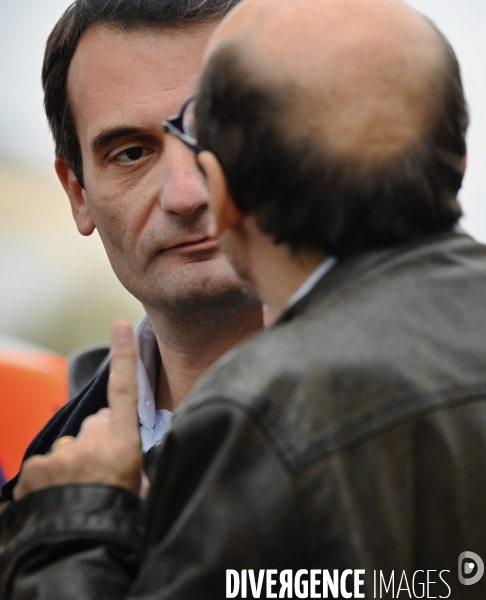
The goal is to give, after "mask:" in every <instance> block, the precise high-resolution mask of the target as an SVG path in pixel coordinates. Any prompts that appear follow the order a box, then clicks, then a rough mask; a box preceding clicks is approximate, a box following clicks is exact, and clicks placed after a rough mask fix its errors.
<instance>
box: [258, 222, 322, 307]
mask: <svg viewBox="0 0 486 600" xmlns="http://www.w3.org/2000/svg"><path fill="white" fill-rule="evenodd" d="M247 231H248V232H250V238H251V243H249V244H247V248H246V255H247V257H248V260H249V267H248V271H249V272H250V273H251V285H249V287H250V288H251V289H252V290H254V292H255V294H256V295H257V296H258V298H260V300H261V301H262V302H264V303H265V304H266V305H268V307H269V309H270V312H271V313H272V315H273V317H274V318H277V317H278V316H279V315H280V314H281V313H282V312H283V311H284V310H285V308H286V306H287V303H288V301H289V300H290V298H291V297H292V296H293V295H294V293H295V292H296V291H297V290H298V289H299V287H300V286H301V285H302V284H303V283H304V281H305V280H306V279H307V278H308V277H309V275H310V274H311V273H312V272H313V271H314V269H316V267H318V266H319V264H320V263H321V262H322V261H323V260H324V259H325V258H326V256H325V255H324V254H322V253H321V252H316V251H301V252H299V253H295V252H292V250H291V249H290V248H289V246H287V245H286V244H275V243H274V242H273V240H272V239H271V238H270V237H269V236H268V235H266V234H264V233H262V232H261V231H260V230H259V228H258V226H257V225H256V224H255V223H254V222H253V219H252V218H251V217H250V218H248V223H247ZM250 238H249V239H250Z"/></svg>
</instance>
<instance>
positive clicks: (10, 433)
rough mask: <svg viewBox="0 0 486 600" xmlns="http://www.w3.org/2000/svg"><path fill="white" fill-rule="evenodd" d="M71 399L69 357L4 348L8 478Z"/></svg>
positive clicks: (1, 405)
mask: <svg viewBox="0 0 486 600" xmlns="http://www.w3.org/2000/svg"><path fill="white" fill-rule="evenodd" d="M67 399H68V383H67V360H66V359H65V358H63V357H61V356H55V355H53V354H48V353H47V352H45V353H43V352H34V351H22V350H9V349H4V348H0V464H1V466H2V467H3V471H4V473H5V475H6V477H7V479H10V478H12V477H13V476H15V475H16V474H17V473H18V471H19V468H20V465H21V462H22V457H23V456H24V452H25V450H26V449H27V446H28V445H29V444H30V442H31V441H32V440H33V439H34V437H35V436H36V435H37V433H39V431H40V430H41V429H42V427H43V426H44V425H45V424H46V423H47V421H48V420H49V419H50V418H51V417H52V415H53V414H54V413H55V412H56V411H57V410H58V409H59V408H61V406H62V405H63V404H65V403H66V402H67Z"/></svg>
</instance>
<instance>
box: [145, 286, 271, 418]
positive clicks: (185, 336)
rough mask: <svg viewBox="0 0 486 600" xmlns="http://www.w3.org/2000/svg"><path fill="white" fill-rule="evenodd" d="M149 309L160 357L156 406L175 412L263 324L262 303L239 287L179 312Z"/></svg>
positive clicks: (148, 312)
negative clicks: (219, 362)
mask: <svg viewBox="0 0 486 600" xmlns="http://www.w3.org/2000/svg"><path fill="white" fill-rule="evenodd" d="M145 308H146V312H147V316H148V318H149V320H150V322H151V324H152V327H153V329H154V332H155V337H156V339H157V344H158V347H159V351H160V356H161V360H162V365H161V369H160V374H159V379H158V385H157V393H156V398H155V404H156V408H157V409H161V408H165V409H166V410H170V411H171V412H173V411H174V410H176V409H177V408H178V407H179V406H180V405H181V404H182V403H183V402H184V400H185V399H186V398H187V396H188V395H189V392H190V391H191V389H192V387H193V386H194V384H195V382H196V380H197V379H198V378H199V377H200V376H201V375H202V374H203V373H204V371H206V370H207V369H208V368H209V367H210V366H211V365H212V364H213V363H214V362H215V361H216V360H217V359H218V358H219V357H220V356H221V355H222V354H224V353H225V352H226V351H227V350H229V349H230V348H232V347H233V346H235V345H236V344H239V343H240V342H243V341H244V340H246V339H247V338H249V337H251V336H252V335H254V334H255V333H256V332H257V331H259V330H260V329H262V309H261V305H260V304H259V303H256V302H255V301H254V300H252V299H250V298H249V297H247V296H244V295H243V294H242V293H241V292H239V291H238V292H235V294H234V295H232V296H231V297H230V298H225V299H223V300H221V301H214V302H211V303H209V304H207V305H201V304H197V305H192V306H188V307H186V308H184V309H183V310H178V311H174V310H171V311H168V310H167V309H166V308H164V312H161V311H157V310H153V309H150V308H149V307H145Z"/></svg>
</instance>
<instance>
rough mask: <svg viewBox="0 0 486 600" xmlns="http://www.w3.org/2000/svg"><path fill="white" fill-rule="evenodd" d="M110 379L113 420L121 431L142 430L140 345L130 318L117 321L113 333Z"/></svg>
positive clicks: (109, 388)
mask: <svg viewBox="0 0 486 600" xmlns="http://www.w3.org/2000/svg"><path fill="white" fill-rule="evenodd" d="M111 344H112V345H111V352H112V355H111V364H110V371H111V374H110V381H109V383H108V405H109V407H110V408H111V415H112V423H113V426H114V427H115V429H116V430H117V431H118V432H120V433H123V432H127V433H129V432H133V430H134V429H136V430H137V431H138V426H139V424H138V410H137V402H138V379H137V370H138V369H137V367H138V364H137V348H136V345H135V339H134V337H133V330H132V327H131V325H130V324H129V323H127V322H126V321H117V322H116V323H115V325H114V326H113V330H112V334H111Z"/></svg>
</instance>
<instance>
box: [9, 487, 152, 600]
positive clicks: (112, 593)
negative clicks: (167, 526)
mask: <svg viewBox="0 0 486 600" xmlns="http://www.w3.org/2000/svg"><path fill="white" fill-rule="evenodd" d="M141 530H142V527H141V505H140V500H139V499H138V498H137V497H136V496H135V495H133V494H131V493H130V492H128V491H125V490H122V489H120V488H114V487H108V486H101V485H84V484H83V485H68V486H59V487H53V488H48V489H45V490H42V491H40V492H36V493H33V494H30V495H28V496H26V497H25V498H23V499H22V500H20V501H19V502H15V503H13V504H11V505H10V507H9V508H8V509H7V510H6V511H5V513H3V515H2V516H1V520H0V599H1V600H7V599H8V600H24V599H25V600H31V599H32V598H39V599H41V598H42V599H44V598H45V599H54V598H55V599H56V600H74V599H76V600H78V599H83V600H84V599H88V598H89V599H93V600H94V599H95V598H96V599H98V598H107V599H112V600H116V599H119V598H125V596H126V594H127V589H128V587H129V585H130V583H131V582H132V580H133V579H134V577H135V574H136V567H137V560H138V555H139V550H140V539H141Z"/></svg>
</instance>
